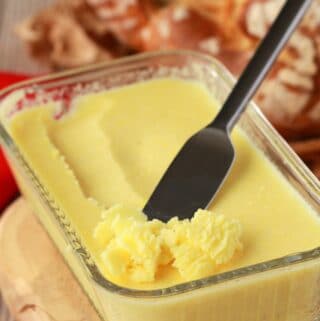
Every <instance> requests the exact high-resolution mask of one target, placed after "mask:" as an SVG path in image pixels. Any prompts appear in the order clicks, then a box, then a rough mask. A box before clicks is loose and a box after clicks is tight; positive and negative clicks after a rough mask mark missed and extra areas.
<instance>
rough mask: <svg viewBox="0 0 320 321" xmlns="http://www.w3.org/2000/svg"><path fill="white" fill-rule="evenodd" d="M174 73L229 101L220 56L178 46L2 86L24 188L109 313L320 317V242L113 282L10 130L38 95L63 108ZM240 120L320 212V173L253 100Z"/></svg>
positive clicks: (9, 149)
mask: <svg viewBox="0 0 320 321" xmlns="http://www.w3.org/2000/svg"><path fill="white" fill-rule="evenodd" d="M164 76H174V77H179V78H183V79H193V80H199V81H201V82H203V83H204V84H205V85H206V86H207V87H208V88H209V90H210V91H211V92H212V94H213V95H214V96H215V97H216V99H218V101H220V102H223V101H224V99H225V98H226V96H227V95H228V93H229V91H230V88H231V87H232V84H233V79H232V77H231V76H230V74H229V73H228V71H227V70H226V69H225V68H224V67H223V66H222V65H221V64H220V63H218V62H217V61H216V60H214V59H212V58H209V57H207V56H204V55H200V54H197V53H193V52H187V51H175V52H162V53H161V52H160V53H150V54H143V55H138V56H134V57H131V58H126V59H121V60H118V61H114V62H112V63H110V64H109V63H107V64H99V65H95V66H92V67H87V68H82V69H77V70H72V71H68V72H64V73H59V74H56V75H52V76H48V77H43V78H38V79H34V80H31V81H27V82H23V83H20V84H18V85H15V86H12V87H9V88H7V89H5V90H2V91H1V92H0V139H1V142H2V145H3V147H4V150H5V153H6V155H7V157H8V159H9V162H10V165H11V167H12V169H13V171H14V173H15V176H16V178H17V181H18V183H19V186H20V188H21V190H22V192H23V193H24V195H25V196H26V197H27V198H28V200H29V201H30V202H31V203H32V205H33V207H34V209H35V212H36V214H37V216H38V218H39V220H40V222H41V223H42V224H43V225H44V227H45V228H46V230H47V231H48V233H49V235H50V236H51V238H52V239H53V241H54V242H55V244H56V245H57V247H58V248H59V250H60V252H61V253H62V255H63V256H64V258H65V260H66V262H67V263H68V264H69V266H70V269H71V270H72V271H73V273H74V274H75V276H76V277H77V279H78V280H79V282H80V284H81V286H82V287H83V289H84V291H85V292H86V294H87V295H88V296H89V298H90V300H91V302H92V304H93V305H94V307H95V308H96V310H97V311H98V313H99V314H100V316H101V318H102V319H103V320H109V321H142V320H153V321H177V320H181V321H189V320H190V321H191V320H192V321H235V320H237V321H241V320H243V321H254V320H265V321H273V320H274V321H275V320H278V321H284V320H286V321H293V320H297V321H301V320H304V321H309V320H310V321H315V320H320V312H319V311H320V291H319V290H318V289H319V284H320V248H317V249H314V250H312V251H306V252H302V253H296V254H294V255H289V256H286V257H282V258H279V259H276V260H272V261H268V262H264V263H261V264H256V265H254V266H248V267H245V268H241V269H237V270H233V271H230V272H225V273H221V274H218V275H214V276H211V277H207V278H203V279H200V280H196V281H192V282H188V283H184V284H179V285H175V286H172V287H169V288H164V289H158V290H132V289H129V288H125V287H121V286H117V285H115V284H113V283H112V282H110V281H108V280H106V279H105V278H104V277H103V276H102V275H101V274H100V273H99V271H98V269H97V267H96V265H95V264H94V262H93V261H92V259H91V258H90V254H89V253H87V251H86V249H85V248H84V246H82V244H81V242H80V240H79V238H78V237H77V235H76V233H75V232H74V230H73V228H72V226H71V225H70V223H69V222H68V219H67V217H66V215H65V214H64V213H63V211H62V210H61V209H60V208H59V207H58V206H57V205H56V203H55V200H54V199H52V198H51V197H50V195H49V193H48V192H47V191H46V187H45V186H42V185H41V183H40V182H39V179H38V178H37V177H36V175H35V174H34V173H33V171H32V169H31V168H30V167H29V166H28V163H27V162H26V161H25V160H24V158H23V156H22V155H21V153H20V152H19V149H18V148H17V146H16V145H15V142H14V140H13V139H12V138H11V137H10V135H9V133H8V132H7V130H6V128H5V122H6V120H7V119H8V118H9V117H10V115H12V113H16V112H19V111H20V110H22V109H24V108H27V107H28V106H30V105H34V104H35V103H36V102H37V103H39V102H46V101H49V100H55V101H59V102H61V108H62V109H63V108H68V105H69V104H70V101H71V100H72V98H73V97H75V96H77V95H79V94H83V93H88V92H97V91H100V90H107V89H111V88H115V87H120V86H123V85H126V84H130V83H135V82H139V81H144V80H148V79H153V78H159V77H164ZM240 127H241V128H242V129H243V130H244V131H245V133H246V134H247V135H248V136H249V137H250V138H251V139H252V141H253V142H254V144H255V145H256V146H257V148H258V149H260V150H261V151H263V153H264V154H265V155H266V157H267V158H268V159H269V160H270V162H271V163H273V164H274V166H276V167H277V169H278V170H279V171H280V172H281V173H282V175H284V176H285V177H286V179H287V180H288V181H289V182H290V184H291V185H292V186H293V188H294V189H295V190H296V191H297V192H298V193H299V194H300V195H301V196H302V197H303V198H304V199H305V201H306V202H307V203H308V204H310V206H312V207H313V208H314V210H315V211H316V212H317V213H319V212H320V185H319V182H318V180H317V179H316V178H315V177H314V176H313V174H312V173H311V172H310V171H309V170H308V169H307V168H306V166H305V165H304V164H303V163H302V161H301V160H300V159H299V158H298V157H297V156H296V155H295V153H294V152H293V151H292V150H291V149H290V148H289V146H288V145H287V144H286V143H285V142H284V141H283V139H282V138H281V137H280V136H279V135H278V134H277V133H276V131H275V130H274V129H273V128H272V126H271V125H270V124H269V123H268V121H267V120H266V119H265V118H264V117H263V115H262V114H261V113H260V111H259V110H258V108H257V107H256V106H255V105H254V104H253V103H252V104H251V105H250V106H249V108H248V110H247V112H246V113H245V115H244V116H243V117H242V119H241V121H240ZM319 245H320V244H319ZM44 255H45V253H44ZM66 286H67V285H66Z"/></svg>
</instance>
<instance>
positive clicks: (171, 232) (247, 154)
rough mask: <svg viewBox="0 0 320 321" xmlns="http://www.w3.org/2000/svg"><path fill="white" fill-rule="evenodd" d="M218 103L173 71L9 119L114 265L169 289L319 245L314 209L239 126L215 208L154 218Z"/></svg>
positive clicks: (57, 194) (63, 203)
mask: <svg viewBox="0 0 320 321" xmlns="http://www.w3.org/2000/svg"><path fill="white" fill-rule="evenodd" d="M216 107H217V104H216V102H215V100H214V99H213V98H212V96H211V95H210V94H209V93H208V91H207V90H206V89H205V88H204V87H203V86H202V85H201V84H199V83H196V82H188V81H182V80H177V79H162V80H154V81H149V82H144V83H139V84H135V85H132V86H127V87H123V88H121V89H117V90H113V91H109V92H102V93H99V94H92V95H87V96H83V97H80V98H78V99H77V100H76V102H75V106H74V108H72V111H71V112H70V113H68V114H67V115H65V116H64V117H63V118H61V119H59V120H56V119H54V117H53V114H54V112H55V109H56V106H55V105H53V104H51V105H46V106H37V107H35V108H30V109H28V110H26V111H24V112H21V113H18V114H17V115H15V116H14V117H13V118H12V120H11V121H10V123H9V126H8V127H9V131H10V133H11V135H12V136H13V137H14V139H15V141H16V143H17V145H18V146H19V148H20V150H21V151H22V153H23V155H24V156H25V158H26V160H27V161H28V163H29V164H30V166H31V168H32V169H33V170H34V171H35V173H36V174H37V175H38V176H39V178H40V180H41V182H42V183H43V185H44V186H46V188H47V191H48V192H49V193H50V194H51V196H52V198H53V199H54V200H55V201H56V203H57V204H58V205H59V207H60V208H61V209H62V210H63V211H64V213H65V214H66V215H67V217H68V220H69V221H70V222H71V226H72V227H73V228H74V229H75V230H76V231H77V233H78V235H79V236H80V238H81V240H82V242H83V243H84V244H85V246H86V247H87V248H88V249H89V251H90V253H91V254H92V256H93V258H94V260H95V261H96V262H97V264H98V266H99V268H100V269H101V271H102V272H103V273H104V275H105V276H106V277H107V278H108V279H110V280H112V281H114V282H116V283H118V284H121V285H125V286H128V287H134V288H145V289H148V288H160V287H166V286H170V285H173V284H176V283H180V282H184V281H188V280H190V279H194V278H199V277H203V276H207V275H210V274H214V273H218V272H221V271H226V270H230V269H234V268H238V267H242V266H247V265H250V264H255V263H258V262H262V261H266V260H269V259H273V258H276V257H281V256H284V255H287V254H290V253H293V252H297V251H303V250H306V249H311V248H313V247H316V246H318V245H319V244H320V224H319V221H318V219H317V218H316V216H315V214H314V213H313V212H312V210H311V209H309V208H308V207H307V205H306V204H305V203H304V202H303V201H302V199H300V197H299V196H298V195H297V194H296V193H295V192H294V191H293V190H292V188H291V187H290V185H289V184H288V183H287V182H286V181H285V180H284V179H283V178H282V176H280V174H279V173H278V172H277V171H276V170H275V169H274V168H273V167H272V166H271V164H270V163H269V162H268V161H267V160H266V159H265V157H264V156H263V155H262V154H261V153H260V152H259V151H258V150H257V149H256V148H255V147H254V145H253V144H252V143H251V142H250V140H249V139H248V138H247V137H246V136H245V135H244V134H243V133H242V132H240V131H236V132H235V133H234V135H233V141H234V144H235V147H236V155H237V159H236V162H235V165H234V167H233V170H232V172H231V174H230V176H229V178H228V179H227V181H226V183H225V185H224V186H223V189H222V190H221V192H220V193H219V195H218V197H217V198H216V199H215V201H214V203H213V204H212V206H211V208H210V210H211V212H206V211H198V212H197V213H196V215H195V217H194V218H193V220H192V221H191V222H189V221H184V222H177V220H175V219H174V220H172V221H170V222H169V223H168V224H166V225H165V224H163V223H161V222H158V221H153V222H147V221H146V218H145V216H144V215H143V214H142V213H141V212H140V211H139V209H141V208H143V206H144V204H145V202H146V201H147V199H148V197H149V196H150V194H151V192H152V191H153V189H154V187H155V186H156V184H157V183H158V181H159V179H160V177H161V175H162V174H163V173H164V171H165V169H166V168H167V166H168V165H169V163H170V162H171V160H172V159H173V158H174V156H175V155H176V153H177V152H178V150H179V148H180V147H181V146H182V144H183V143H184V142H185V141H186V140H187V139H188V138H189V137H190V136H191V135H192V134H193V133H195V132H196V131H198V130H200V129H201V128H203V127H204V126H205V125H206V124H208V123H209V122H210V121H211V120H212V119H213V117H214V115H215V111H216ZM241 233H242V235H241Z"/></svg>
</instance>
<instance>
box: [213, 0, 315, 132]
mask: <svg viewBox="0 0 320 321" xmlns="http://www.w3.org/2000/svg"><path fill="white" fill-rule="evenodd" d="M311 3H312V0H287V2H286V4H285V5H284V7H283V8H282V10H281V12H280V13H279V15H278V17H277V19H276V20H275V22H274V23H273V25H272V26H271V28H270V31H269V32H268V34H267V35H266V36H265V38H264V39H263V41H262V42H261V44H260V46H259V48H258V49H257V51H256V53H255V55H254V56H253V57H252V59H251V61H250V62H249V64H248V65H247V67H246V69H245V70H244V72H243V73H242V75H241V77H240V78H239V80H238V82H237V84H236V85H235V87H234V88H233V90H232V92H231V94H230V95H229V97H228V98H227V100H226V102H225V103H224V105H223V107H222V109H221V110H220V112H219V113H218V115H217V117H216V118H215V120H214V121H213V122H212V123H211V125H209V126H208V127H211V126H212V127H216V128H217V127H218V128H222V129H227V130H228V131H229V132H230V131H231V129H232V128H233V126H234V125H235V123H236V122H237V121H238V119H239V117H240V116H241V114H242V113H243V111H244V110H245V108H246V106H247V105H248V103H249V101H250V99H251V98H252V97H253V95H254V94H255V93H256V91H257V89H258V88H259V86H260V84H261V82H262V81H263V79H264V78H265V77H266V75H267V73H268V71H269V70H270V69H271V67H272V65H273V63H274V61H275V60H276V58H277V57H278V55H279V54H280V52H281V50H282V48H283V47H284V46H285V44H286V43H287V41H288V40H289V38H290V36H291V34H292V33H293V31H294V30H295V29H296V27H297V26H298V24H299V22H300V21H301V19H302V18H303V16H304V14H305V12H306V10H307V9H308V7H309V5H310V4H311Z"/></svg>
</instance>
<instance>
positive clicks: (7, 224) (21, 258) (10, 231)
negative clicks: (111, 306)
mask: <svg viewBox="0 0 320 321" xmlns="http://www.w3.org/2000/svg"><path fill="white" fill-rule="evenodd" d="M0 289H1V292H2V295H3V297H4V299H5V301H6V303H7V305H8V307H9V309H10V311H11V313H12V315H13V316H14V318H15V320H16V321H49V320H59V321H63V320H65V321H98V320H100V318H99V317H98V315H97V313H96V311H95V310H94V308H93V307H92V306H91V305H90V303H89V301H88V299H87V297H86V296H85V294H84V293H83V291H82V289H81V288H80V286H79V284H78V283H77V281H76V279H75V278H74V276H73V274H72V273H71V271H70V270H69V269H68V267H67V265H66V263H65V262H64V260H63V259H62V257H61V255H60V254H59V252H58V251H57V249H56V248H55V246H54V244H53V243H52V241H51V240H50V239H49V237H48V235H47V234H46V232H45V230H44V229H43V227H42V226H41V225H40V224H39V222H38V221H37V220H36V218H35V216H34V215H33V214H32V211H31V209H30V207H29V205H28V204H27V202H26V201H25V200H24V199H22V198H20V199H18V200H17V201H16V202H15V203H14V204H13V205H12V206H11V207H10V208H8V209H7V211H6V212H5V213H4V216H3V217H2V218H1V220H0ZM0 319H1V318H0Z"/></svg>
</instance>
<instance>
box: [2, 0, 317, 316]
mask: <svg viewBox="0 0 320 321" xmlns="http://www.w3.org/2000/svg"><path fill="white" fill-rule="evenodd" d="M283 3H284V0H171V1H170V0H0V89H1V88H4V87H5V86H7V85H9V84H12V83H14V82H16V81H19V80H22V79H25V78H29V77H34V76H37V75H43V74H46V73H49V72H55V71H60V70H65V69H69V68H74V67H79V66H84V65H89V64H93V63H96V62H101V61H111V60H113V59H116V58H120V57H123V56H127V55H132V54H135V53H140V52H146V51H152V50H168V49H191V50H196V51H199V52H202V53H205V54H208V55H210V56H213V57H215V58H217V59H218V60H220V61H221V62H222V63H223V64H225V65H226V67H227V68H228V69H229V70H230V71H231V72H232V73H233V74H234V76H235V77H237V76H239V74H240V73H241V71H242V70H243V68H244V67H245V65H246V63H247V62H248V61H249V59H250V57H251V55H252V53H253V52H254V50H255V48H256V47H257V45H258V44H259V41H260V40H261V39H262V37H263V36H264V34H265V33H266V32H267V30H268V28H269V26H270V25H271V24H272V21H273V19H274V18H275V17H276V15H277V13H278V12H279V10H280V9H281V6H282V5H283ZM255 100H256V102H257V103H258V105H259V107H260V108H261V110H262V111H263V112H264V113H265V115H266V116H267V117H268V119H269V120H270V121H271V123H272V124H273V125H274V126H275V127H276V128H277V130H278V131H279V132H280V133H281V135H282V136H283V137H284V138H285V139H286V140H287V142H288V143H289V144H290V145H291V146H292V147H293V149H294V150H295V151H296V152H297V153H298V154H299V155H300V157H301V158H302V159H303V161H304V162H305V163H306V165H307V166H308V167H309V168H310V169H311V170H312V171H313V172H314V174H315V175H316V176H317V177H319V178H320V0H314V1H313V6H312V8H311V9H310V10H309V13H308V14H307V16H306V17H305V19H304V21H303V22H302V24H301V26H300V28H299V29H298V30H297V31H296V33H295V34H294V36H293V37H292V39H291V41H290V43H289V44H288V46H287V48H286V49H285V50H284V52H283V53H282V55H281V56H280V58H279V60H278V62H277V63H276V65H275V67H274V68H273V70H272V72H271V73H270V74H269V76H268V78H267V79H266V81H265V82H264V84H263V86H262V88H261V89H260V90H259V93H258V94H257V96H256V97H255ZM17 193H18V191H17V187H16V186H15V183H14V181H13V178H12V176H11V174H10V171H9V168H8V166H7V165H6V163H5V160H4V158H3V155H2V153H1V150H0V215H1V210H2V209H4V208H5V207H6V206H7V205H8V204H9V203H10V202H11V201H12V200H13V199H14V198H15V197H16V196H17ZM1 311H2V312H1ZM7 318H8V315H7V313H5V312H4V308H3V307H2V308H1V299H0V321H3V320H7ZM28 321H29V320H28Z"/></svg>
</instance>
